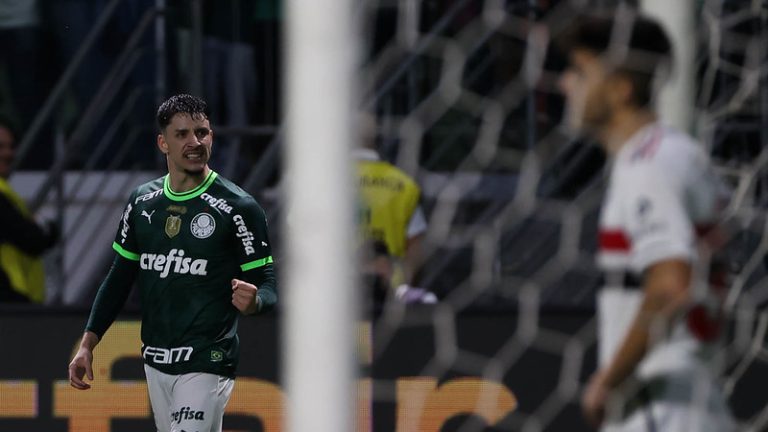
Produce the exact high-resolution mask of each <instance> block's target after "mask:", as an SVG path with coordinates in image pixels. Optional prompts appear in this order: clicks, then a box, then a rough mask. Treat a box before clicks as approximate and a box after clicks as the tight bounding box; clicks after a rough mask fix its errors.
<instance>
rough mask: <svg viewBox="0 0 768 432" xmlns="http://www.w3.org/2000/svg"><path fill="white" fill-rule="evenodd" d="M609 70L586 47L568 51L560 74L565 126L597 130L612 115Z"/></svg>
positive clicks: (582, 129)
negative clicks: (566, 65)
mask: <svg viewBox="0 0 768 432" xmlns="http://www.w3.org/2000/svg"><path fill="white" fill-rule="evenodd" d="M609 80H610V78H609V74H608V72H607V70H606V67H605V66H604V64H603V62H602V61H601V60H600V58H599V57H598V56H597V55H595V54H594V53H592V52H590V51H587V50H580V49H576V50H574V51H573V52H572V53H571V57H570V65H569V66H568V68H567V69H566V70H565V72H563V75H562V76H561V78H560V88H561V90H562V91H563V94H564V95H565V98H566V112H565V116H566V118H565V122H566V126H567V127H568V128H570V129H572V130H573V131H576V132H581V131H584V132H590V131H595V130H599V129H600V128H601V127H602V126H604V125H605V124H606V123H607V122H608V120H609V119H610V116H611V106H610V97H609V85H608V81H609Z"/></svg>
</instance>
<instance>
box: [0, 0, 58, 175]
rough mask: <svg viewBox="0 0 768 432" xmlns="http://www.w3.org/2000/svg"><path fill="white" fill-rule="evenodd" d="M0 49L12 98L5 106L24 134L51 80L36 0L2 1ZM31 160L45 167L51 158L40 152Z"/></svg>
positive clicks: (0, 11) (0, 63) (8, 89)
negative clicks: (48, 73)
mask: <svg viewBox="0 0 768 432" xmlns="http://www.w3.org/2000/svg"><path fill="white" fill-rule="evenodd" d="M0 49H1V50H2V55H0V68H2V71H3V72H4V75H5V79H6V81H5V86H3V87H5V88H4V89H3V90H4V92H5V93H7V96H8V102H9V103H8V105H7V106H5V107H4V108H5V110H6V111H7V112H9V114H11V116H12V117H14V119H15V120H17V124H18V125H19V126H20V129H19V130H20V131H21V132H20V135H21V134H22V133H25V132H26V131H27V129H28V128H29V126H30V124H31V123H32V120H34V118H35V115H36V114H37V111H38V110H39V109H40V106H41V105H42V103H43V101H44V98H45V95H46V93H47V91H48V90H49V85H48V83H49V82H50V77H49V76H47V75H46V73H45V71H46V70H47V68H46V67H44V66H46V63H45V57H44V56H45V55H46V52H45V46H44V37H43V32H42V31H41V26H40V11H39V5H38V2H37V0H3V1H2V2H0ZM32 162H34V163H33V166H32V167H33V168H42V167H43V166H45V165H46V164H47V163H49V162H50V159H49V156H45V154H42V153H41V154H37V155H36V157H35V158H34V160H33V161H32Z"/></svg>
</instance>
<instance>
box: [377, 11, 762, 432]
mask: <svg viewBox="0 0 768 432" xmlns="http://www.w3.org/2000/svg"><path fill="white" fill-rule="evenodd" d="M617 3H618V2H615V1H602V2H600V1H592V2H590V1H580V2H566V1H556V0H552V1H546V0H530V1H526V0H518V1H515V0H486V1H483V2H479V1H462V0H442V1H440V0H433V1H424V2H415V1H408V0H403V1H394V0H391V1H386V0H381V1H373V0H370V1H368V2H367V3H366V6H365V8H364V9H363V10H364V18H365V21H366V25H365V26H364V28H365V30H366V32H367V34H366V35H367V38H366V41H367V42H368V47H367V49H368V52H369V54H370V55H369V57H368V61H367V63H366V68H365V74H364V76H365V78H366V79H367V80H368V81H367V83H366V84H367V91H366V93H365V99H364V100H365V102H366V108H367V109H369V110H370V111H372V112H375V113H376V115H377V118H378V120H379V127H378V140H377V147H378V150H379V152H380V153H381V155H382V156H383V157H384V158H385V159H387V160H390V161H392V162H393V163H395V164H396V165H397V166H399V167H400V168H401V169H403V170H404V171H405V172H407V173H408V174H410V175H411V176H412V177H414V178H415V179H416V180H417V181H418V183H419V184H420V186H421V188H422V206H423V208H424V210H425V213H426V215H427V220H428V231H427V235H426V244H425V246H424V253H423V255H424V257H425V260H424V264H423V265H422V267H421V271H420V273H419V277H418V279H417V280H418V282H419V285H420V286H421V287H423V288H426V289H428V290H430V291H432V292H434V293H435V294H437V296H438V297H439V299H440V302H439V304H438V305H437V306H435V307H433V308H428V309H423V308H415V309H414V308H410V307H409V308H406V307H405V306H403V305H402V304H401V303H399V302H394V301H392V302H387V303H386V304H385V305H384V308H383V310H382V312H381V315H380V316H379V317H378V319H377V320H376V321H375V324H374V328H373V331H372V340H373V348H372V350H373V357H372V363H371V364H370V372H371V374H372V376H373V385H372V390H371V392H372V395H373V402H374V403H373V416H374V418H375V419H376V420H375V421H374V422H373V424H375V425H383V426H382V427H383V428H384V429H382V430H387V429H389V427H390V426H391V430H395V429H397V430H526V431H535V430H568V431H575V430H588V428H587V427H586V424H585V423H584V422H583V420H581V415H580V412H579V407H578V399H579V394H580V392H581V390H582V389H583V385H584V382H585V380H586V378H587V377H588V376H589V374H590V373H591V372H592V371H593V370H594V368H595V358H594V355H595V353H594V350H595V343H596V337H595V333H596V330H595V322H594V302H595V292H596V290H597V289H598V284H599V274H598V272H597V270H596V267H595V264H594V252H595V249H596V242H597V224H596V216H597V212H598V209H599V206H600V202H601V199H602V194H603V189H604V186H605V178H604V176H605V175H604V173H603V171H602V166H603V164H604V157H603V156H602V154H601V152H600V151H599V150H598V149H597V148H596V147H595V146H593V145H591V144H590V143H586V142H583V141H578V140H576V141H574V140H572V139H569V138H568V137H567V136H565V135H564V134H563V133H562V132H561V131H560V129H559V128H558V124H559V121H560V117H561V111H562V97H561V95H560V93H559V91H558V89H557V85H556V84H557V79H558V74H559V71H560V70H561V68H562V66H563V61H564V60H563V59H562V58H559V57H558V56H556V55H553V54H552V50H551V49H550V40H551V37H552V36H556V35H557V34H558V33H559V32H560V31H562V30H563V28H564V27H565V26H567V24H568V23H569V21H570V20H571V19H572V17H573V14H574V11H575V10H578V9H580V8H590V9H591V10H594V9H597V8H602V7H611V6H615V5H616V4H617ZM625 3H631V2H625ZM692 13H695V14H696V23H697V29H698V33H697V34H696V35H692V37H695V38H696V43H697V46H698V48H697V52H696V76H695V77H693V78H694V79H695V80H696V97H697V101H698V103H697V107H696V110H695V119H696V124H697V132H696V133H695V134H696V135H697V136H698V137H699V138H700V140H701V141H702V142H703V143H704V144H705V145H706V146H707V147H708V148H709V149H710V152H711V154H712V156H713V157H714V158H715V160H716V161H717V164H718V167H719V169H720V170H721V172H722V174H723V175H725V176H726V177H728V178H729V179H730V180H731V183H732V184H733V185H734V186H735V187H736V192H735V194H734V201H733V204H732V206H731V209H730V212H729V218H728V219H729V222H730V224H731V225H732V226H733V227H735V228H736V230H735V234H734V236H733V239H732V241H731V242H730V244H729V248H728V249H729V250H730V252H731V256H732V262H733V263H734V264H733V269H732V271H733V274H734V278H733V279H734V280H733V285H732V288H731V290H730V292H729V303H728V306H729V311H730V312H731V318H732V320H731V321H732V324H733V325H732V326H731V327H730V328H729V332H728V340H727V344H726V349H724V350H723V353H722V354H723V355H722V358H723V375H722V376H723V382H724V384H725V386H726V390H727V392H728V394H729V396H730V398H731V404H732V406H731V408H732V409H733V412H734V414H735V415H736V416H737V417H738V419H739V421H740V423H741V424H742V426H744V427H750V428H752V429H754V430H762V429H764V428H765V427H766V425H768V410H767V409H765V397H762V396H761V391H760V389H759V388H758V387H757V385H758V384H757V383H756V377H763V376H765V373H766V372H768V369H767V367H768V363H767V362H766V361H767V360H768V351H766V349H765V345H764V340H765V332H766V329H767V328H768V316H766V315H764V314H763V312H762V311H763V304H765V302H766V300H767V299H768V278H766V272H765V266H764V263H763V261H764V260H763V256H764V255H765V253H766V250H767V249H768V238H766V236H765V231H766V222H768V220H766V218H765V216H764V208H765V204H766V202H768V193H766V187H767V186H768V184H766V178H767V177H766V172H765V167H766V162H768V152H766V150H765V149H766V144H768V139H766V134H767V133H768V86H766V84H767V83H766V73H768V63H767V60H768V56H767V54H768V49H767V45H768V25H767V22H768V17H767V16H768V6H766V3H765V2H763V1H748V0H743V1H738V0H737V1H715V0H711V1H706V0H705V1H699V2H697V3H696V5H695V10H694V11H692ZM395 371H396V372H395ZM408 376H409V377H411V378H404V377H408ZM455 386H458V387H455ZM457 388H459V389H460V391H459V390H456V389H457ZM473 391H475V392H476V393H473Z"/></svg>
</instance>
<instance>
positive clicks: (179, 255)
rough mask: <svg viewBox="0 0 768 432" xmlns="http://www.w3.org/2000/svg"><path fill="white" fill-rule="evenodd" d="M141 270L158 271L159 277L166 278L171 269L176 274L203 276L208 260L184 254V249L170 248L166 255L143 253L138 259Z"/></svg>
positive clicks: (205, 272) (205, 273)
mask: <svg viewBox="0 0 768 432" xmlns="http://www.w3.org/2000/svg"><path fill="white" fill-rule="evenodd" d="M139 265H140V266H141V269H142V270H154V271H156V272H160V277H161V278H163V279H164V278H166V277H167V276H168V274H169V273H170V272H171V271H173V272H174V273H176V274H191V275H196V276H205V275H207V274H208V272H207V270H206V267H207V266H208V260H204V259H194V258H189V257H185V256H184V249H171V251H170V252H169V253H168V255H160V254H150V253H143V254H141V258H140V259H139Z"/></svg>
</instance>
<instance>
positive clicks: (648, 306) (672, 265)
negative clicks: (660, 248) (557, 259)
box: [582, 259, 691, 425]
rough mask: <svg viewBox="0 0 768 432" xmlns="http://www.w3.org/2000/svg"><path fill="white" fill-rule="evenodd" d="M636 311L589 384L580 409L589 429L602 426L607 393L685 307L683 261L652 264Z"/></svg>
mask: <svg viewBox="0 0 768 432" xmlns="http://www.w3.org/2000/svg"><path fill="white" fill-rule="evenodd" d="M645 279H646V281H645V286H644V295H643V300H642V303H641V306H640V310H639V311H638V313H637V315H636V316H635V319H634V321H633V322H632V325H631V326H630V328H629V331H628V332H627V336H626V337H625V338H624V340H623V342H622V343H621V345H620V346H619V349H618V351H617V353H616V355H615V356H614V357H613V359H612V360H611V362H610V363H609V365H608V366H607V367H606V368H605V369H604V370H602V371H598V372H596V373H595V375H594V376H593V377H592V379H591V380H590V382H589V384H588V385H587V389H586V390H585V392H584V396H583V398H582V407H583V409H584V413H585V415H586V416H587V418H588V419H589V420H590V421H591V422H592V424H593V425H599V424H600V423H602V419H603V415H604V410H605V403H606V400H607V397H608V393H609V392H610V391H611V390H612V389H614V388H616V387H617V386H619V385H620V384H621V383H623V382H624V380H625V379H626V378H627V377H629V376H630V375H631V374H632V373H633V372H634V370H635V368H636V367H637V364H638V363H640V361H641V360H642V359H643V357H645V354H646V352H648V350H649V348H650V346H651V345H652V343H653V340H654V339H656V337H658V335H659V334H660V333H659V332H660V331H665V329H668V328H669V327H670V325H671V322H672V319H673V318H674V317H675V316H676V315H678V314H679V313H680V312H681V311H682V310H683V309H684V308H685V307H686V305H687V304H688V299H689V296H688V293H689V291H688V286H689V284H690V281H691V266H690V264H689V263H688V262H687V261H684V260H677V259H674V260H665V261H661V262H658V263H656V264H653V265H652V266H650V267H649V268H648V270H647V271H646V273H645Z"/></svg>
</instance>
